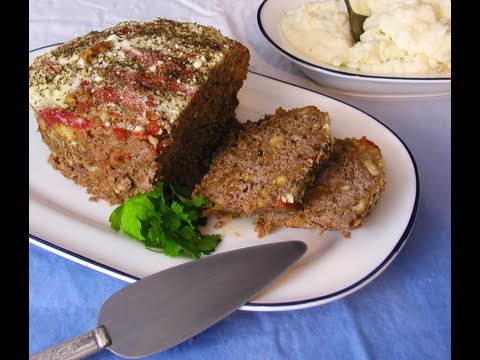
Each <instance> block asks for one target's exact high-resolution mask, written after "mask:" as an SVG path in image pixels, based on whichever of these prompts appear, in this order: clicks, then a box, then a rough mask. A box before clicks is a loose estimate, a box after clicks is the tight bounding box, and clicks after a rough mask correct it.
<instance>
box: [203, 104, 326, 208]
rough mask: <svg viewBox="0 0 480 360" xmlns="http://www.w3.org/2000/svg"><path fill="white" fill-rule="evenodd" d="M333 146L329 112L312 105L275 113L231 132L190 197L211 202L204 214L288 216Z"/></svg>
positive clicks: (249, 122)
mask: <svg viewBox="0 0 480 360" xmlns="http://www.w3.org/2000/svg"><path fill="white" fill-rule="evenodd" d="M332 142H333V138H332V136H331V132H330V116H329V115H328V113H326V112H322V111H320V110H319V109H317V108H316V107H315V106H306V107H302V108H295V109H291V110H288V111H286V110H284V109H282V108H278V109H277V110H276V111H275V114H271V115H266V116H265V117H264V118H263V119H260V120H258V121H247V122H246V123H242V124H239V125H238V126H237V127H235V128H234V130H232V131H231V132H230V134H229V136H228V137H227V139H226V141H225V142H224V144H223V145H222V147H221V148H220V149H219V151H218V152H216V154H215V155H214V157H213V159H212V163H211V166H210V168H209V170H208V172H207V173H206V175H205V176H204V177H203V179H202V181H201V183H200V184H199V185H198V186H197V187H196V188H195V190H194V195H196V196H204V197H207V198H209V199H210V201H211V203H212V206H211V207H210V208H208V209H207V210H205V215H208V214H210V213H221V214H229V215H233V216H249V215H251V214H256V213H262V212H265V211H279V212H285V211H292V210H294V209H296V208H297V207H298V206H299V205H300V204H301V203H302V201H303V197H304V194H305V190H306V189H307V188H308V187H309V186H310V185H311V184H312V182H313V180H314V178H315V175H314V173H315V171H316V170H317V168H318V166H319V165H320V164H321V163H322V162H323V161H325V160H326V159H327V158H328V157H329V156H330V153H331V151H332Z"/></svg>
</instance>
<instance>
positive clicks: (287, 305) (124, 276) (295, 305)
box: [29, 0, 420, 311]
mask: <svg viewBox="0 0 480 360" xmlns="http://www.w3.org/2000/svg"><path fill="white" fill-rule="evenodd" d="M266 1H268V0H265V1H264V3H265V2H266ZM262 5H263V4H262ZM60 44H62V43H55V44H51V45H46V46H42V47H39V48H36V49H33V50H30V51H29V53H32V52H34V51H38V50H42V49H45V48H48V47H54V46H57V45H60ZM249 72H251V73H253V74H256V75H258V76H261V77H264V78H268V79H272V80H275V81H278V82H281V83H284V84H287V85H290V86H293V87H296V88H300V89H304V90H306V91H308V92H312V93H315V94H319V95H321V96H325V97H327V98H330V99H333V100H334V101H337V102H340V103H343V104H345V105H347V106H349V107H351V108H353V109H355V110H357V111H359V112H361V113H363V114H365V115H367V116H368V117H370V118H372V119H373V120H375V121H376V122H378V123H379V124H380V125H382V126H383V127H385V128H386V129H387V130H388V131H389V132H390V133H391V134H393V135H394V136H395V137H396V138H397V139H398V140H399V142H400V143H401V144H402V145H403V147H404V148H405V150H406V151H407V153H408V156H409V158H410V161H411V163H412V166H413V169H414V172H415V200H414V204H413V207H412V212H411V214H410V218H409V221H408V224H407V225H406V227H405V229H404V231H403V233H402V235H401V236H400V238H399V240H398V242H397V243H396V244H395V246H394V248H393V249H392V251H391V252H390V253H389V254H388V255H387V256H386V257H385V258H384V260H383V261H382V262H381V263H380V264H379V265H378V266H376V267H375V268H374V269H373V270H372V271H370V272H369V273H368V274H367V275H365V276H363V277H362V278H361V279H360V280H358V281H356V282H355V283H353V284H351V285H349V286H347V287H345V288H342V289H341V290H338V291H335V292H332V293H329V294H327V295H323V296H319V297H312V298H308V299H304V300H299V301H289V302H278V303H255V302H248V303H246V304H245V305H244V306H242V307H241V308H240V309H239V310H249V311H281V310H294V309H301V308H304V307H310V306H316V305H320V304H323V303H326V302H329V301H333V300H336V299H339V298H341V297H343V296H346V295H348V294H349V293H351V292H353V291H354V290H355V289H356V288H359V287H361V286H362V285H366V284H367V283H368V282H369V281H370V280H373V279H374V278H375V277H376V276H377V275H379V274H380V273H381V272H382V271H383V270H384V269H386V267H387V266H388V265H389V264H390V262H391V261H393V259H394V258H395V257H396V255H397V254H398V253H399V251H400V250H401V248H402V247H403V245H404V244H405V242H406V240H407V238H408V236H409V235H410V233H411V231H412V228H413V226H414V223H415V220H416V216H417V212H418V204H419V199H420V178H419V173H418V168H417V164H416V162H415V159H414V157H413V155H412V152H411V151H410V149H409V148H408V147H407V145H406V144H405V143H404V141H403V140H402V139H401V138H400V137H399V136H398V135H397V134H396V133H395V132H394V131H393V130H392V129H390V128H389V127H388V126H387V125H385V124H384V123H383V122H381V121H380V120H378V119H376V118H375V117H373V116H371V115H370V114H368V113H366V112H365V111H363V110H361V109H359V108H357V107H355V106H353V105H350V104H348V103H346V102H345V101H342V100H339V99H336V98H334V97H332V96H329V95H325V94H322V93H320V92H317V91H313V90H311V89H308V88H305V87H302V86H298V85H295V84H292V83H289V82H286V81H283V80H279V79H275V78H273V77H270V76H266V75H263V74H259V73H256V72H253V71H249ZM29 238H30V239H31V240H32V241H30V242H31V243H32V244H34V245H36V246H40V247H42V248H44V249H47V250H49V251H51V252H54V253H56V254H58V255H60V256H64V257H66V258H68V259H70V260H72V261H75V262H77V263H80V264H82V265H84V266H87V267H90V268H93V269H95V270H97V271H99V272H102V273H105V274H108V275H111V276H114V277H116V278H118V279H121V280H124V281H127V282H135V281H137V280H138V279H139V278H138V277H136V276H133V275H131V274H128V273H126V272H123V271H120V270H118V269H115V268H113V267H110V266H107V265H105V264H102V263H99V262H97V261H94V260H92V259H89V258H87V257H84V256H82V255H80V254H78V253H75V252H73V251H70V250H67V249H65V248H63V247H61V246H58V245H55V244H52V243H50V242H49V241H48V240H46V239H42V238H40V237H39V236H36V235H35V234H32V233H30V232H29ZM317 303H318V304H317Z"/></svg>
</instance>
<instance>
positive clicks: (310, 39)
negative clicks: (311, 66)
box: [281, 0, 451, 77]
mask: <svg viewBox="0 0 480 360" xmlns="http://www.w3.org/2000/svg"><path fill="white" fill-rule="evenodd" d="M353 6H354V8H355V10H356V11H357V12H359V13H362V14H365V15H368V18H367V19H366V20H365V23H364V24H363V28H364V30H365V32H364V33H363V34H362V35H361V37H360V42H358V43H356V44H354V42H353V39H352V37H351V35H350V30H349V25H348V13H347V10H346V8H345V4H344V2H343V0H322V1H310V2H306V3H304V4H303V5H300V6H299V7H297V8H295V9H292V10H289V11H287V12H286V14H285V15H284V17H283V22H282V24H281V27H282V31H283V34H284V36H285V38H286V39H287V40H288V41H289V42H290V43H291V45H292V46H293V47H295V48H296V49H298V50H299V51H300V52H302V53H304V54H306V55H308V56H310V57H311V58H314V59H316V60H318V61H320V62H323V63H328V64H332V65H335V66H340V67H345V68H347V69H355V70H359V71H361V72H362V73H367V74H373V75H395V76H415V77H420V76H428V77H450V74H451V31H450V28H451V26H450V19H451V3H450V0H358V1H357V2H356V3H355V2H353Z"/></svg>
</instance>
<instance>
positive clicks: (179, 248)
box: [109, 181, 221, 259]
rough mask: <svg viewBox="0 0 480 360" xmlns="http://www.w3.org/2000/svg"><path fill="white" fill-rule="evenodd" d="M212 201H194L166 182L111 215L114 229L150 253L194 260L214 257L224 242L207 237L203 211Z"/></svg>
mask: <svg viewBox="0 0 480 360" xmlns="http://www.w3.org/2000/svg"><path fill="white" fill-rule="evenodd" d="M208 203H209V201H208V199H206V198H203V197H195V198H193V199H191V198H190V197H188V196H186V195H182V194H180V192H179V191H177V190H175V189H174V188H173V187H172V186H171V185H166V184H165V183H164V182H163V181H162V182H159V183H157V184H156V186H155V188H154V190H153V191H151V192H148V193H145V194H140V195H137V196H134V197H132V198H130V199H129V200H127V201H126V202H124V203H123V204H122V205H119V206H118V207H117V208H115V209H114V210H113V212H112V213H111V214H110V217H109V221H110V225H111V227H112V228H113V229H114V230H116V231H118V230H120V229H121V230H122V231H123V232H124V233H125V234H126V235H128V236H130V237H132V238H135V239H137V240H139V241H141V242H143V243H145V247H146V248H147V249H149V250H153V251H158V252H163V253H164V254H165V255H167V256H171V257H176V256H178V255H185V256H188V257H191V258H193V259H198V258H200V256H201V254H206V255H208V254H210V253H211V252H213V251H214V250H215V247H216V246H217V245H218V243H219V242H220V241H221V238H220V235H217V234H215V235H204V234H202V233H201V232H200V230H199V229H198V226H200V225H204V224H205V220H206V219H205V218H203V217H201V209H202V208H203V207H204V206H205V205H207V204H208Z"/></svg>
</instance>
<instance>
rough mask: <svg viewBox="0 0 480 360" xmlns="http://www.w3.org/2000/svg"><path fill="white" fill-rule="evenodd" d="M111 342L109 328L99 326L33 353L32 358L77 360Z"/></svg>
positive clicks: (37, 359) (35, 359) (33, 359)
mask: <svg viewBox="0 0 480 360" xmlns="http://www.w3.org/2000/svg"><path fill="white" fill-rule="evenodd" d="M110 344H111V341H110V338H109V337H108V333H107V330H106V329H105V328H104V327H103V326H99V327H97V328H96V329H94V330H92V331H89V332H87V333H85V334H83V335H80V336H77V337H75V338H73V339H70V340H67V341H65V342H63V343H61V344H59V345H56V346H53V347H51V348H48V349H47V350H44V351H42V352H40V353H38V354H35V355H32V356H31V357H30V360H76V359H81V358H83V357H85V356H88V355H92V354H95V353H96V352H98V351H100V350H102V349H103V348H105V347H107V346H108V345H110Z"/></svg>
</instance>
